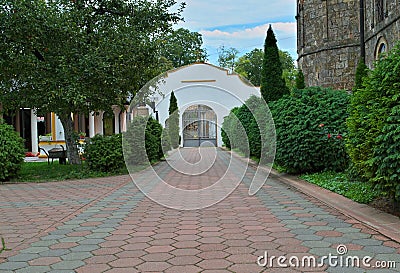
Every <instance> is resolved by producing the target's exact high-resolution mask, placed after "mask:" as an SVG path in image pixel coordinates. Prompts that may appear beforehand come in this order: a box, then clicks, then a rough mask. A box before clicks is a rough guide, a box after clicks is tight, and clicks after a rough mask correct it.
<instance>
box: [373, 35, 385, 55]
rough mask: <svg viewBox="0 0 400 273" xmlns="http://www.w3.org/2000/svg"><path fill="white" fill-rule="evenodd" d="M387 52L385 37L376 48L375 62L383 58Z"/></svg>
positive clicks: (380, 39)
mask: <svg viewBox="0 0 400 273" xmlns="http://www.w3.org/2000/svg"><path fill="white" fill-rule="evenodd" d="M387 50H388V48H387V41H386V39H385V38H384V37H381V38H379V40H378V42H377V43H376V47H375V60H379V59H380V58H382V54H384V53H386V52H387Z"/></svg>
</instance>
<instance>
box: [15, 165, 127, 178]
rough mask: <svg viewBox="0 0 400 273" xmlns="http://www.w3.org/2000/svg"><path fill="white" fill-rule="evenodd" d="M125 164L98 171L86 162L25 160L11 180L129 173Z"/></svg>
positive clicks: (90, 176)
mask: <svg viewBox="0 0 400 273" xmlns="http://www.w3.org/2000/svg"><path fill="white" fill-rule="evenodd" d="M127 173H128V171H127V170H126V168H125V166H124V167H123V168H121V169H120V170H118V171H117V172H112V173H111V172H96V171H92V170H90V169H89V168H88V167H87V166H86V164H85V162H83V164H81V165H70V164H66V165H61V164H58V162H54V163H53V164H51V163H50V164H47V162H24V163H23V164H22V167H21V170H20V171H19V173H18V176H17V177H15V178H13V179H12V180H11V182H50V181H60V180H68V179H84V178H94V177H105V176H112V175H121V174H127Z"/></svg>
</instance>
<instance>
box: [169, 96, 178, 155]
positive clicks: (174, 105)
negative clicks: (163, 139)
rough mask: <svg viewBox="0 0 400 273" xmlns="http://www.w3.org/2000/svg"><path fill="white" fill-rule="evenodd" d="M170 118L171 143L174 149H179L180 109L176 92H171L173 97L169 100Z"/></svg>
mask: <svg viewBox="0 0 400 273" xmlns="http://www.w3.org/2000/svg"><path fill="white" fill-rule="evenodd" d="M168 113H169V118H168V133H169V141H170V143H171V146H172V148H174V149H175V148H178V147H179V109H178V101H177V99H176V97H175V94H174V91H172V92H171V97H170V99H169V109H168Z"/></svg>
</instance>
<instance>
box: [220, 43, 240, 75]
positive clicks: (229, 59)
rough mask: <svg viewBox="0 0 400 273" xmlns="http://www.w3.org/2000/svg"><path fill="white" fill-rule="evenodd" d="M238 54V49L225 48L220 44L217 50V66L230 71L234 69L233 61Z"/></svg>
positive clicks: (234, 61)
mask: <svg viewBox="0 0 400 273" xmlns="http://www.w3.org/2000/svg"><path fill="white" fill-rule="evenodd" d="M238 54H239V50H237V49H236V48H233V47H230V48H225V46H221V47H220V48H219V50H218V64H219V66H220V67H223V68H226V69H228V70H230V71H231V72H232V71H233V70H234V69H235V63H236V58H237V57H238Z"/></svg>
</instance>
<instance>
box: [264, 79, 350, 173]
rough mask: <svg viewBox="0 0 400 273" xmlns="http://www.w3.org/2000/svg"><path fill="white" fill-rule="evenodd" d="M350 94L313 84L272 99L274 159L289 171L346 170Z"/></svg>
mask: <svg viewBox="0 0 400 273" xmlns="http://www.w3.org/2000/svg"><path fill="white" fill-rule="evenodd" d="M348 102H349V95H348V94H347V92H346V91H340V90H332V89H326V88H319V87H310V88H306V89H302V90H295V91H293V93H292V95H289V96H285V97H283V98H282V99H280V100H278V101H276V102H273V103H270V105H269V107H270V109H271V112H272V115H273V118H274V122H275V127H276V136H277V151H276V156H275V162H276V163H277V164H278V165H280V166H282V167H285V168H286V169H287V171H288V172H290V173H308V172H319V171H326V170H333V171H343V170H345V169H346V167H347V166H348V156H347V153H346V151H345V143H344V137H345V136H346V132H347V128H346V118H347V107H348Z"/></svg>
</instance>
